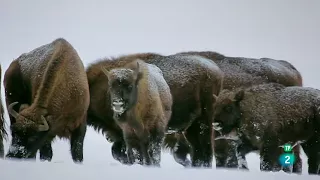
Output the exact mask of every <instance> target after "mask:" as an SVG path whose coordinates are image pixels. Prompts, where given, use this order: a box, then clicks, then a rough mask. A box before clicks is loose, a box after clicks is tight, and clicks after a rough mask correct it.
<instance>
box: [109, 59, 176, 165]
mask: <svg viewBox="0 0 320 180" xmlns="http://www.w3.org/2000/svg"><path fill="white" fill-rule="evenodd" d="M104 71H105V74H106V76H107V77H108V83H109V84H108V86H109V90H110V91H109V92H110V96H111V106H112V109H113V112H114V113H113V119H114V120H115V121H116V123H117V125H118V126H119V127H120V128H121V129H122V131H123V137H124V141H125V143H126V147H127V155H128V162H129V163H130V164H133V163H134V161H135V159H136V158H135V157H134V154H133V148H136V149H138V152H139V154H140V155H141V156H140V157H141V160H140V161H141V162H142V163H143V164H144V165H154V166H158V167H159V166H160V162H161V145H162V142H163V138H164V136H165V131H166V128H167V124H168V122H169V119H170V117H171V107H172V97H171V93H170V88H169V86H168V84H167V82H166V81H165V80H164V78H163V74H162V71H161V70H160V69H159V68H158V67H157V66H155V65H153V64H148V63H145V62H143V61H141V60H137V61H133V62H131V63H129V64H127V65H125V66H124V67H121V68H115V69H111V70H110V71H108V70H104Z"/></svg>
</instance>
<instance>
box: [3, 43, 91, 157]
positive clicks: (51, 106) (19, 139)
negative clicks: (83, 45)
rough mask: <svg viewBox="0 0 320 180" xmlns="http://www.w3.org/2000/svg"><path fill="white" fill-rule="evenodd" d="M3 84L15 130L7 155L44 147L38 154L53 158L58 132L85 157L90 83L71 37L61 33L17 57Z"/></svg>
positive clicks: (29, 153) (29, 154)
mask: <svg viewBox="0 0 320 180" xmlns="http://www.w3.org/2000/svg"><path fill="white" fill-rule="evenodd" d="M4 88H5V91H6V93H5V96H6V104H7V107H8V112H9V115H10V122H11V125H10V128H11V133H12V142H11V145H10V149H9V152H8V153H7V155H6V157H8V158H19V159H22V158H23V159H24V158H35V157H36V156H35V155H36V152H37V150H40V159H41V160H48V161H51V159H52V147H51V142H52V141H53V139H54V138H55V137H56V136H58V137H60V138H67V139H69V140H70V145H71V155H72V159H73V161H74V162H75V163H81V162H82V161H83V141H84V137H85V134H86V116H87V109H88V107H89V104H90V95H89V86H88V80H87V76H86V72H85V68H84V65H83V63H82V61H81V59H80V57H79V56H78V53H77V51H76V50H75V49H74V48H73V47H72V45H71V44H70V43H69V42H68V41H66V40H65V39H63V38H58V39H56V40H54V41H52V42H51V43H49V44H45V45H42V46H40V47H38V48H36V49H34V50H32V51H30V52H28V53H24V54H22V55H20V56H19V57H18V58H17V59H15V60H13V61H12V62H11V64H10V66H9V68H8V69H7V70H6V72H5V75H4ZM17 111H18V112H17Z"/></svg>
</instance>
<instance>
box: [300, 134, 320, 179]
mask: <svg viewBox="0 0 320 180" xmlns="http://www.w3.org/2000/svg"><path fill="white" fill-rule="evenodd" d="M301 146H302V148H303V150H304V152H305V153H306V155H307V157H308V166H309V167H308V173H309V174H320V169H319V168H320V138H319V135H318V137H316V136H314V137H312V138H311V139H310V140H308V141H307V142H306V143H303V144H302V145H301Z"/></svg>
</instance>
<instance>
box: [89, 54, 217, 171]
mask: <svg viewBox="0 0 320 180" xmlns="http://www.w3.org/2000/svg"><path fill="white" fill-rule="evenodd" d="M137 59H141V60H143V61H144V62H146V63H149V64H153V65H156V66H157V67H158V68H159V69H161V71H162V72H163V77H164V79H165V81H166V82H167V84H168V85H169V87H170V91H171V94H172V98H173V105H172V115H171V118H170V121H169V123H168V126H167V132H168V131H180V132H182V131H185V132H186V133H185V134H186V138H187V139H188V141H189V142H190V144H191V145H192V147H193V151H192V157H191V160H192V166H197V167H199V166H204V167H211V166H212V157H213V152H212V143H211V141H212V137H211V133H212V122H211V121H212V106H213V104H212V103H213V102H212V99H213V97H212V94H216V95H217V94H218V93H219V92H220V90H221V86H222V81H223V73H222V72H221V70H220V69H219V68H218V67H217V65H216V64H215V63H214V62H212V61H210V60H208V59H206V58H203V57H200V56H194V55H173V56H162V55H159V54H153V53H141V54H133V55H127V56H121V57H118V58H113V59H102V60H100V61H99V62H96V63H94V64H91V65H90V66H89V67H88V68H87V76H88V80H89V88H90V97H91V99H90V106H89V110H88V124H89V125H91V126H93V127H94V128H95V129H96V130H102V131H103V132H104V133H105V134H106V136H107V139H109V141H111V142H113V143H114V144H113V146H112V155H113V157H114V158H115V159H117V160H119V161H121V162H122V163H127V161H126V159H127V158H126V157H127V156H126V155H125V149H126V148H125V143H124V140H123V136H122V131H121V129H120V128H119V127H118V126H117V124H116V123H115V121H114V120H113V118H112V116H113V111H112V108H111V101H110V97H109V93H108V85H107V83H106V82H107V81H108V80H107V77H106V76H105V74H104V73H103V71H102V70H101V68H102V67H104V68H106V69H107V70H111V69H113V68H117V67H123V66H124V65H125V64H127V63H129V62H132V61H135V60H137Z"/></svg>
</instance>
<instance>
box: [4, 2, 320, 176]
mask: <svg viewBox="0 0 320 180" xmlns="http://www.w3.org/2000/svg"><path fill="white" fill-rule="evenodd" d="M319 9H320V1H319V0H308V1H302V0H282V1H278V0H269V1H256V0H233V1H232V0H224V1H218V0H217V1H214V0H212V1H209V0H162V1H148V0H135V1H131V0H118V1H111V0H92V1H83V0H77V1H75V0H69V1H65V0H55V1H43V0H28V1H22V0H1V1H0V24H1V25H0V26H1V28H0V63H1V66H2V68H3V71H2V76H3V74H4V71H5V70H6V69H7V68H8V66H9V64H10V62H11V60H13V59H14V58H17V57H18V56H19V55H20V54H22V53H25V52H28V51H30V50H32V49H34V48H36V47H39V46H41V45H43V44H46V43H49V42H51V41H53V40H54V39H55V38H58V37H63V38H65V39H67V40H68V41H69V42H70V43H71V44H72V45H73V46H74V47H75V49H76V50H77V51H78V53H79V55H80V57H81V58H82V59H83V61H84V63H85V64H86V65H87V64H88V63H90V62H92V61H93V60H95V59H97V58H100V57H103V56H116V55H119V54H127V53H136V52H158V53H162V54H171V53H176V52H180V51H187V50H211V51H218V52H220V53H223V54H225V55H229V56H244V57H255V58H259V57H269V58H275V59H284V60H288V61H289V62H291V63H292V64H293V65H294V66H295V67H297V68H298V70H299V71H300V72H301V74H302V76H303V81H304V85H305V86H312V87H315V88H318V89H320V81H319V80H318V76H319V75H318V73H319V67H320V61H319V60H318V59H319V49H320V23H319V22H320V11H319ZM1 86H2V90H1V91H2V92H1V93H2V98H3V102H4V96H3V95H4V90H3V85H2V82H1ZM5 117H6V119H7V120H8V117H7V115H6V116H5ZM6 127H7V129H8V127H9V122H8V121H7V122H6ZM9 143H10V139H9V141H8V142H6V151H7V149H8V144H9ZM110 149H111V148H110V144H109V143H108V142H107V141H106V140H105V139H104V137H103V136H102V135H101V134H99V133H97V132H94V131H93V130H92V129H91V128H89V129H88V131H87V135H86V138H85V145H84V164H83V165H76V164H73V162H72V160H71V155H70V153H69V144H68V142H67V141H62V140H59V139H57V140H56V141H55V143H54V144H53V153H54V156H53V160H52V162H51V163H49V162H39V161H37V162H14V161H7V160H6V161H4V160H0V169H1V170H0V171H1V172H2V173H1V175H0V177H1V178H0V179H1V180H16V179H17V180H20V179H26V180H27V179H35V180H40V179H44V180H51V179H54V180H57V179H77V180H80V179H118V180H123V179H128V178H133V179H136V180H143V179H153V180H163V179H185V180H188V179H193V180H194V179H201V180H204V179H215V178H219V179H225V180H227V179H239V178H240V179H247V178H249V179H259V180H264V179H268V180H271V179H285V178H290V179H305V178H308V179H310V180H311V179H315V178H319V177H316V176H308V175H307V164H306V157H305V155H304V154H303V155H302V157H303V175H301V176H297V175H289V174H286V173H283V172H279V173H262V172H260V171H259V157H258V156H257V155H256V154H253V153H252V154H249V155H248V156H247V160H248V163H249V168H250V172H240V171H231V170H216V169H215V168H213V169H206V170H204V169H184V168H183V167H181V166H180V165H178V164H177V163H176V162H175V161H174V160H173V157H172V156H171V155H169V154H168V153H163V157H162V163H161V165H162V167H161V168H143V167H141V166H139V165H135V166H132V167H128V166H124V165H121V164H120V163H119V162H117V161H115V160H113V158H112V156H111V152H110Z"/></svg>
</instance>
